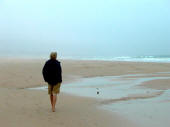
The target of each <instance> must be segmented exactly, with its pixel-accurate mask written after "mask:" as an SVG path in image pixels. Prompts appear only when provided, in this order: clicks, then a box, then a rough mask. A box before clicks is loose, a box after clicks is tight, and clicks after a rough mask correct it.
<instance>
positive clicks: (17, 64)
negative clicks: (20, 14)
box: [0, 59, 170, 127]
mask: <svg viewBox="0 0 170 127" xmlns="http://www.w3.org/2000/svg"><path fill="white" fill-rule="evenodd" d="M44 62H45V60H38V59H24V60H23V59H1V61H0V75H1V76H0V102H1V105H0V109H1V110H0V123H1V125H2V126H5V127H8V126H13V127H17V126H26V127H27V126H29V127H30V126H35V125H36V126H38V127H39V126H41V127H46V126H61V127H68V126H71V127H72V126H73V127H79V126H82V127H84V126H88V127H103V126H106V127H111V126H116V127H125V126H126V127H128V126H129V127H133V126H134V127H139V126H140V125H142V124H141V123H140V122H139V124H138V121H136V120H135V121H133V118H132V117H130V118H128V117H126V116H127V115H124V114H123V113H122V112H123V110H122V112H121V111H119V110H117V111H119V112H114V111H113V112H110V111H109V110H105V109H102V108H98V106H100V105H102V104H101V100H100V99H94V98H89V97H78V96H74V95H70V94H66V93H63V92H61V94H60V95H59V101H58V104H57V107H56V112H55V113H52V112H51V109H50V103H49V97H48V95H47V92H46V91H35V90H26V89H25V88H30V87H38V86H43V85H46V84H45V83H44V81H43V78H42V75H41V70H42V67H43V65H44ZM61 62H62V68H63V80H64V82H63V84H69V83H72V82H74V81H76V80H79V79H81V78H87V77H97V76H116V75H126V74H152V73H157V72H170V64H168V63H165V64H163V63H136V62H107V61H78V60H77V61H75V60H61ZM151 82H153V81H151ZM167 82H169V80H168V81H167ZM160 85H161V83H160V84H158V85H154V86H152V87H153V88H154V89H160V88H159V87H158V86H160ZM144 88H145V89H147V88H148V87H145V86H144ZM166 89H170V88H169V86H166ZM160 95H161V93H160ZM142 96H143V98H147V97H148V96H150V98H152V97H153V96H159V94H158V93H156V94H155V95H151V94H149V95H148V96H146V95H142ZM136 97H138V98H139V97H141V96H139V95H136ZM129 98H130V99H131V98H132V96H131V97H129ZM127 99H128V98H127ZM131 100H132V99H131ZM133 101H135V100H133ZM166 103H169V102H166ZM129 109H130V108H129ZM150 125H154V124H150ZM167 125H169V123H167V124H166V125H165V126H164V127H166V126H167ZM154 127H155V126H154Z"/></svg>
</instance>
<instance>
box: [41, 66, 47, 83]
mask: <svg viewBox="0 0 170 127" xmlns="http://www.w3.org/2000/svg"><path fill="white" fill-rule="evenodd" d="M42 74H43V78H44V81H45V82H47V76H48V75H47V63H45V65H44V67H43V69H42Z"/></svg>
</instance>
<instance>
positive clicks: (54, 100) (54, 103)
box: [52, 95, 57, 112]
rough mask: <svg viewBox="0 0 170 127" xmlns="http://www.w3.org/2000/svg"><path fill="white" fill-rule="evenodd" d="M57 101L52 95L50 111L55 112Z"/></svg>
mask: <svg viewBox="0 0 170 127" xmlns="http://www.w3.org/2000/svg"><path fill="white" fill-rule="evenodd" d="M56 101H57V95H53V102H52V111H53V112H55V105H56Z"/></svg>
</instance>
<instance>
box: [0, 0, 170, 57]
mask: <svg viewBox="0 0 170 127" xmlns="http://www.w3.org/2000/svg"><path fill="white" fill-rule="evenodd" d="M51 51H57V52H58V53H59V54H60V55H61V56H66V57H67V56H82V57H86V56H109V57H110V56H137V55H169V54H170V1H169V0H60V1H58V0H0V54H1V55H2V56H3V55H11V56H12V55H14V56H15V55H28V56H34V55H35V56H38V55H41V56H43V55H47V54H49V52H51Z"/></svg>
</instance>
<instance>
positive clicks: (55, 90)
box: [48, 83, 61, 95]
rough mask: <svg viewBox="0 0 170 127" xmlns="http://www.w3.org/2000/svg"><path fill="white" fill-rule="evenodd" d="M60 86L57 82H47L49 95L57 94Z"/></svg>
mask: <svg viewBox="0 0 170 127" xmlns="http://www.w3.org/2000/svg"><path fill="white" fill-rule="evenodd" d="M60 86H61V83H57V84H56V85H50V84H48V94H50V95H52V94H53V95H54V94H59V93H60Z"/></svg>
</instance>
